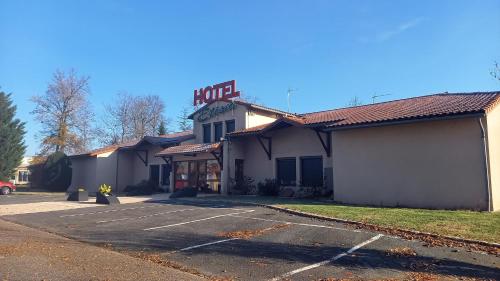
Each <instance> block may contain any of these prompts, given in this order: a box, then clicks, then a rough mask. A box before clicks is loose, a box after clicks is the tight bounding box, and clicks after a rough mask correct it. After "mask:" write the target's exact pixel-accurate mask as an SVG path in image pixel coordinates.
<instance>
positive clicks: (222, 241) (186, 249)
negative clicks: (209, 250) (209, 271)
mask: <svg viewBox="0 0 500 281" xmlns="http://www.w3.org/2000/svg"><path fill="white" fill-rule="evenodd" d="M238 239H240V238H229V239H223V240H218V241H214V242H209V243H205V244H200V245H195V246H191V247H186V248H183V249H180V250H177V251H173V252H172V253H176V252H184V251H189V250H192V249H197V248H201V247H205V246H210V245H215V244H219V243H224V242H228V241H233V240H238Z"/></svg>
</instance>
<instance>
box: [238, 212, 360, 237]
mask: <svg viewBox="0 0 500 281" xmlns="http://www.w3.org/2000/svg"><path fill="white" fill-rule="evenodd" d="M231 217H237V218H245V219H251V220H260V221H270V222H280V223H287V224H293V225H301V226H310V227H318V228H328V229H335V230H343V231H349V232H357V233H361V232H363V231H360V230H356V229H348V228H340V227H334V226H328V225H321V224H309V223H299V222H290V221H279V220H272V219H263V218H253V217H247V216H238V215H231Z"/></svg>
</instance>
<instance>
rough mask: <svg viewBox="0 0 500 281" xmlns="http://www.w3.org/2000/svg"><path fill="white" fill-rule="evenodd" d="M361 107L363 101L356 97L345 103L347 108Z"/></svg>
mask: <svg viewBox="0 0 500 281" xmlns="http://www.w3.org/2000/svg"><path fill="white" fill-rule="evenodd" d="M360 105H363V101H361V99H360V98H359V97H358V96H354V97H352V98H351V99H350V100H349V102H348V103H347V106H349V107H351V106H360Z"/></svg>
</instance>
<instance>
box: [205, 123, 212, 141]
mask: <svg viewBox="0 0 500 281" xmlns="http://www.w3.org/2000/svg"><path fill="white" fill-rule="evenodd" d="M203 142H204V143H211V142H212V126H211V124H203Z"/></svg>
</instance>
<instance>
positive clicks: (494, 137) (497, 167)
mask: <svg viewBox="0 0 500 281" xmlns="http://www.w3.org/2000/svg"><path fill="white" fill-rule="evenodd" d="M486 121H487V122H483V125H484V126H485V127H487V140H488V152H489V153H488V155H489V163H490V167H489V172H490V179H491V193H492V194H491V195H492V208H493V210H494V211H498V210H500V107H498V106H497V107H495V108H493V110H492V111H490V112H488V113H487V115H486ZM486 123H487V125H486Z"/></svg>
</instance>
